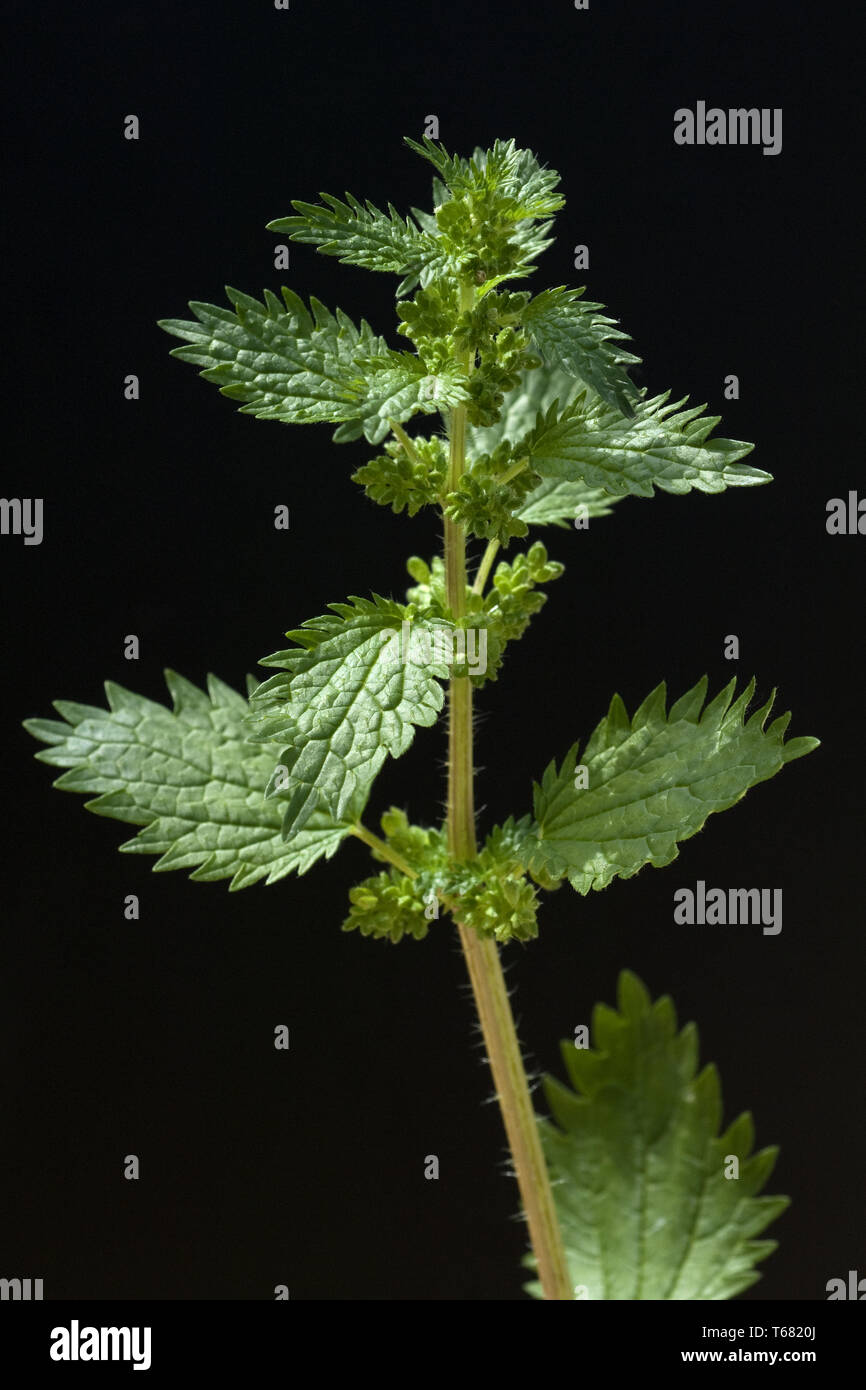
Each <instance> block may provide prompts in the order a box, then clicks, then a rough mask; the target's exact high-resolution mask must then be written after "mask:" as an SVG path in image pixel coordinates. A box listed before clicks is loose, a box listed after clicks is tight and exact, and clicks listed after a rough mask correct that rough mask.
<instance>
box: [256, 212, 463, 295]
mask: <svg viewBox="0 0 866 1390" xmlns="http://www.w3.org/2000/svg"><path fill="white" fill-rule="evenodd" d="M319 197H320V198H321V200H322V202H321V204H316V203H304V202H300V201H298V200H297V199H295V198H293V199H292V207H293V208H295V209H296V210H297V213H298V215H297V216H296V217H280V218H277V219H276V221H274V222H269V223H268V224H267V225H268V231H270V232H287V233H288V234H289V237H290V239H291V240H292V241H301V242H307V243H309V244H311V245H313V246H317V247H318V249H319V251H321V252H323V253H324V254H325V255H327V256H338V257H339V258H340V260H341V261H342V262H343V263H344V264H346V265H360V266H364V267H366V268H367V269H368V270H382V271H392V272H394V273H395V274H397V275H405V274H406V273H407V272H408V271H410V270H413V269H418V268H420V266H422V265H423V264H424V263H425V261H426V260H427V259H429V258H430V257H431V255H435V254H437V251H438V248H437V245H436V241H435V238H433V237H431V236H430V235H429V234H428V233H426V232H422V231H421V230H419V228H418V227H417V226H416V224H415V223H414V222H413V221H412V220H411V219H410V218H408V217H405V218H404V217H401V216H400V214H399V213H398V211H397V209H396V208H395V207H393V206H392V204H391V203H389V204H388V211H387V213H384V212H381V211H380V210H379V208H377V207H376V206H375V204H373V203H371V202H370V201H369V199H368V200H367V203H366V206H364V204H363V203H360V202H359V201H358V199H357V198H353V196H352V194H351V193H347V194H346V202H345V203H342V202H340V199H339V198H335V197H333V196H332V194H330V193H320V194H319Z"/></svg>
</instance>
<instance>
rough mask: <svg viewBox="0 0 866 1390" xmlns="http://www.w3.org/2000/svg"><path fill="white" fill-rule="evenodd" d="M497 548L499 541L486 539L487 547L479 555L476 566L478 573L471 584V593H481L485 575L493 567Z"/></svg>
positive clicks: (485, 578)
mask: <svg viewBox="0 0 866 1390" xmlns="http://www.w3.org/2000/svg"><path fill="white" fill-rule="evenodd" d="M498 550H499V541H488V542H487V549H486V550H485V552H484V554H483V555H482V557H481V564H480V565H479V566H478V573H477V574H476V576H475V583H474V584H473V585H472V592H473V594H483V593H484V585H485V584H486V583H487V576H488V575H489V574H490V571H491V570H492V568H493V561H494V560H495V559H496V554H497V551H498Z"/></svg>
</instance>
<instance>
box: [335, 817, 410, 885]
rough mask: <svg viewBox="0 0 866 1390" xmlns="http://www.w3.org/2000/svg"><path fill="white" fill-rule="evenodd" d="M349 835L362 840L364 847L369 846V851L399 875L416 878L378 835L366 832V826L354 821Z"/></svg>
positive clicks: (400, 856) (398, 855)
mask: <svg viewBox="0 0 866 1390" xmlns="http://www.w3.org/2000/svg"><path fill="white" fill-rule="evenodd" d="M351 833H352V834H353V835H357V837H358V839H359V840H363V841H364V844H365V845H369V847H370V849H374V850H375V851H376V853H377V854H380V855H381V856H382V858H383V859H386V860H387V861H388V863H389V864H393V865H394V868H395V869H399V870H400V872H401V874H406V876H407V878H417V877H418V875H417V873H416V872H415V870H414V869H413V868H412V865H411V864H407V863H406V860H405V859H404V858H403V856H402V855H401V854H398V853H397V852H396V850H393V849H392V848H391V846H390V845H388V844H386V843H385V841H384V840H380V839H379V836H378V835H374V834H373V831H372V830H368V829H367V827H366V825H362V824H361V822H360V821H355V824H354V825H353V826H352V830H351Z"/></svg>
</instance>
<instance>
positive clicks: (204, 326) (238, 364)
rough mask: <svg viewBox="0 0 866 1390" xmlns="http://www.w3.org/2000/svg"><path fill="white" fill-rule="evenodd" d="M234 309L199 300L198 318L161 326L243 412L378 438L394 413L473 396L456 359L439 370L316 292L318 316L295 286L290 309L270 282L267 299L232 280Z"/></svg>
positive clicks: (402, 415)
mask: <svg viewBox="0 0 866 1390" xmlns="http://www.w3.org/2000/svg"><path fill="white" fill-rule="evenodd" d="M226 294H227V295H228V297H229V299H230V300H231V302H232V303H233V304H234V306H235V312H234V313H231V312H230V311H229V310H227V309H220V308H217V307H215V306H214V305H212V304H201V303H198V302H196V301H192V302H191V303H190V306H189V307H190V308H191V309H192V311H193V313H194V314H195V315H196V318H197V319H198V320H199V322H198V323H195V322H193V321H191V320H183V319H161V320H160V321H159V326H160V328H163V329H165V331H166V333H171V334H173V335H174V337H176V338H184V339H186V340H187V341H188V342H189V344H190V346H189V347H182V348H174V349H172V352H171V356H172V357H179V358H180V359H181V360H182V361H184V362H193V363H195V364H196V365H197V366H200V367H202V368H203V370H202V371H201V372H200V373H199V375H200V376H203V377H204V379H205V380H206V381H213V382H216V383H217V384H218V385H219V387H220V391H221V393H222V394H223V395H224V396H228V397H230V399H232V400H239V401H245V402H246V404H245V405H243V406H242V407H241V414H245V415H257V416H258V417H259V418H260V419H263V420H282V421H286V422H289V423H292V424H314V423H316V422H320V421H330V422H331V423H333V424H338V423H339V424H340V426H341V428H340V429H339V430H338V431H337V433H336V434H335V436H334V437H335V439H337V440H338V441H339V442H343V441H344V440H348V439H356V438H359V437H360V435H361V434H364V435H365V436H366V438H367V439H368V440H369V441H370V443H372V444H379V443H381V441H382V440H383V439H384V438H385V436H386V435H387V433H388V431H389V429H390V425H389V423H388V422H389V419H395V420H397V421H404V420H408V419H409V417H410V416H412V415H414V414H415V413H416V412H417V411H419V410H420V411H424V412H425V413H426V414H428V415H429V414H432V413H433V412H434V411H436V410H439V409H445V408H449V407H451V406H454V405H459V404H460V403H461V402H463V401H465V400H467V399H468V391H467V388H466V385H465V377H464V374H463V373H462V371H461V370H460V368H459V367H457V366H455V365H454V364H451V365H449V366H448V367H446V368H443V370H442V371H440V372H438V373H437V374H436V375H435V376H431V375H430V374H428V372H427V370H426V368H425V366H424V364H423V362H421V360H420V359H419V358H418V357H416V356H415V355H414V354H412V353H409V352H395V351H394V350H392V349H391V348H389V347H388V346H387V344H386V343H385V341H384V340H383V339H382V338H379V337H376V335H375V334H374V333H373V330H372V329H371V328H370V325H369V324H368V323H367V322H366V321H365V320H363V319H362V320H361V326H360V328H356V327H355V326H354V324H353V323H352V321H351V319H349V318H348V317H347V315H346V314H344V313H343V311H342V309H338V310H337V312H336V314H335V315H334V314H331V313H330V312H329V310H327V309H326V308H325V306H324V305H323V304H321V303H320V302H319V301H318V300H317V299H314V298H312V297H311V299H310V306H311V308H312V310H313V314H312V315H310V313H309V312H308V311H307V309H306V308H305V307H304V305H303V303H302V302H301V300H300V299H299V298H298V296H297V295H296V294H293V293H292V291H291V290H289V289H285V288H284V289H283V290H282V295H283V299H284V301H285V305H286V309H285V310H284V309H283V307H282V305H281V304H280V301H279V300H278V299H277V297H276V295H275V294H272V293H271V291H270V290H265V303H264V306H263V305H261V304H260V303H259V302H258V300H256V299H251V298H250V296H249V295H246V294H242V293H241V292H240V290H234V289H232V288H231V287H230V286H226Z"/></svg>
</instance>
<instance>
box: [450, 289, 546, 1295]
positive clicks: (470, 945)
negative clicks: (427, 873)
mask: <svg viewBox="0 0 866 1390" xmlns="http://www.w3.org/2000/svg"><path fill="white" fill-rule="evenodd" d="M460 298H461V308H464V309H465V308H469V307H470V306H471V304H472V298H473V291H472V288H471V286H461V297H460ZM463 366H464V367H465V368H466V370H467V371H468V370H469V368H470V366H471V361H470V357H469V354H466V355H465V357H464V359H463ZM449 433H450V453H449V470H448V486H449V490H453V489H454V488H455V487H456V486H457V484H458V482H459V481H460V477H461V474H462V472H463V468H464V465H465V441H466V407H465V406H457V407H456V408H455V409H454V410H453V411H452V413H451V428H450V432H449ZM487 551H488V554H489V556H490V558H489V561H488V569H489V567H490V565H491V564H492V563H493V556H494V555H495V553H496V552H495V550H494V551H492V553H491V547H490V546H488V548H487ZM484 560H487V554H486V555H485V557H484ZM483 564H484V561H482V566H483ZM484 578H485V579H486V575H485V576H484ZM445 582H446V592H447V602H448V606H449V607H450V609H451V611H452V614H453V616H454V619H455V620H459V619H461V618H462V617H464V615H465V612H466V535H465V532H464V530H463V528H462V527H461V526H456V525H454V524H453V523H452V522H450V521H449V520H448V519H447V517H446V518H445ZM476 583H477V579H476ZM476 592H477V591H476ZM448 711H449V721H448V725H449V726H448V820H447V826H448V849H449V851H450V853H451V855H452V856H453V858H455V859H472V858H474V856H475V855H476V853H477V846H476V842H475V801H474V788H473V774H474V769H473V749H472V682H471V681H470V679H469V678H468V677H467V676H461V677H456V678H455V677H452V678H451V682H450V690H449V702H448ZM455 906H456V908H457V912H458V914H459V904H456V905H455ZM457 924H458V928H459V931H460V941H461V944H462V946H463V952H464V955H465V956H466V964H467V967H468V970H469V978H470V980H471V982H472V990H473V993H474V995H475V1004H476V1007H477V1009H478V1017H479V1019H480V1022H481V1029H482V1032H483V1035H484V1042H485V1046H486V1048H487V1056H488V1059H489V1061H490V1069H491V1071H492V1073H493V1082H494V1085H495V1087H496V1093H497V1098H498V1100H499V1106H500V1109H501V1111H502V1118H503V1120H504V1122H505V1132H506V1135H507V1137H508V1143H509V1146H510V1148H511V1155H512V1158H513V1161H514V1170H515V1174H516V1177H517V1183H518V1186H519V1188H520V1195H521V1198H522V1200H523V1207H524V1211H525V1213H526V1220H527V1225H528V1227H529V1238H530V1240H531V1242H532V1248H533V1251H534V1253H535V1257H536V1259H537V1261H538V1273H539V1278H540V1280H541V1285H542V1288H543V1290H544V1295H545V1297H546V1298H548V1299H557V1300H571V1299H572V1298H573V1292H572V1289H571V1284H570V1281H569V1277H568V1268H567V1265H566V1261H565V1251H564V1249H563V1245H562V1236H561V1234H560V1230H559V1225H558V1222H557V1219H556V1211H555V1208H554V1205H553V1194H552V1192H551V1189H550V1181H549V1179H548V1175H547V1167H546V1165H545V1162H544V1155H543V1153H542V1150H541V1142H540V1140H539V1137H538V1128H537V1125H536V1121H535V1114H534V1111H533V1109H532V1100H531V1098H530V1094H529V1084H528V1082H527V1079H526V1072H525V1070H524V1067H523V1059H522V1057H521V1055H520V1044H519V1043H518V1040H517V1030H516V1029H515V1026H514V1018H513V1015H512V1013H511V1006H510V1004H509V1002H508V991H507V989H506V988H505V978H504V976H503V973H502V965H501V962H500V960H499V952H498V949H497V946H496V942H495V941H493V940H491V939H490V938H482V937H480V936H479V935H478V933H477V932H475V931H474V930H472V929H471V928H469V927H465V926H463V925H462V923H460V921H459V916H458V922H457Z"/></svg>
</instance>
